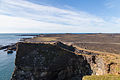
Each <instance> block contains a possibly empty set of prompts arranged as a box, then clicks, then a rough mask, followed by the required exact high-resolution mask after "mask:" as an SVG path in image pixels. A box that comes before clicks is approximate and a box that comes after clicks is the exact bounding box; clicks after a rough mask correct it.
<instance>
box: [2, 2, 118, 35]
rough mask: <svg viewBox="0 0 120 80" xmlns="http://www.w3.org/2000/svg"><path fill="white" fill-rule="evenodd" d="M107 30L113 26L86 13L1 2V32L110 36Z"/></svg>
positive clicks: (25, 3) (23, 3)
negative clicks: (70, 33) (107, 34)
mask: <svg viewBox="0 0 120 80" xmlns="http://www.w3.org/2000/svg"><path fill="white" fill-rule="evenodd" d="M111 25H114V24H111ZM118 25H119V24H118ZM118 25H117V26H118ZM106 26H110V25H109V22H108V21H105V20H104V19H103V18H101V17H98V16H94V15H91V14H89V13H87V12H83V11H73V10H66V9H60V8H56V7H53V6H46V5H39V4H35V3H32V2H29V1H26V0H1V2H0V27H1V28H2V27H3V28H2V29H3V30H1V31H0V32H44V33H45V32H109V31H108V30H107V28H108V27H106ZM5 28H6V29H5ZM8 28H9V30H8ZM111 29H112V28H111ZM6 30H7V31H6Z"/></svg>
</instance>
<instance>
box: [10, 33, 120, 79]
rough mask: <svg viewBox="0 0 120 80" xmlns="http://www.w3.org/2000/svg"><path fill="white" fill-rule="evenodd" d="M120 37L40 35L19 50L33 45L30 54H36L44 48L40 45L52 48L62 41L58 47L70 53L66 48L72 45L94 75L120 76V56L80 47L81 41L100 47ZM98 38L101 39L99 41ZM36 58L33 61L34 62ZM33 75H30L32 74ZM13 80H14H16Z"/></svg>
mask: <svg viewBox="0 0 120 80" xmlns="http://www.w3.org/2000/svg"><path fill="white" fill-rule="evenodd" d="M97 36H98V37H97ZM118 36H119V34H114V35H113V34H41V35H39V36H37V37H34V38H30V39H25V40H24V42H23V43H20V44H23V45H21V46H23V47H18V48H20V49H21V50H22V49H24V47H25V46H28V45H29V46H31V47H32V46H33V45H35V46H33V49H32V50H31V51H30V52H34V51H35V52H36V48H42V47H37V46H38V45H46V47H49V46H52V45H54V44H56V43H58V41H60V43H59V46H58V47H59V48H62V49H63V51H64V50H65V51H66V50H67V51H70V50H69V49H68V47H66V46H71V45H72V46H73V47H75V52H73V54H76V55H81V56H83V57H85V59H86V60H87V62H88V64H89V65H90V67H91V69H92V71H93V72H92V75H109V74H111V75H113V74H115V75H119V73H120V71H119V70H118V69H119V66H120V63H119V61H120V58H119V56H120V54H117V53H110V52H103V51H99V49H98V50H97V51H96V50H95V48H93V49H89V46H87V47H81V46H79V45H78V44H79V43H80V41H81V42H82V41H87V42H82V43H80V44H81V45H82V46H85V44H86V43H88V42H89V43H90V44H96V45H99V44H100V43H101V42H102V40H103V39H106V40H107V42H108V41H110V42H111V40H108V39H109V38H110V39H112V37H114V38H116V39H117V38H118ZM97 38H99V40H98V39H97ZM90 41H93V42H94V43H93V42H92V43H91V42H90ZM96 41H100V43H96ZM112 41H114V40H112ZM104 42H105V41H104ZM24 44H25V45H24ZM108 44H109V43H108ZM108 44H107V43H105V44H104V45H108ZM48 45H49V46H48ZM35 47H36V48H35ZM91 47H92V46H91ZM110 47H111V46H110ZM26 49H27V50H28V51H29V47H28V48H26ZM21 50H19V51H17V52H18V53H21ZM27 50H26V51H25V52H23V53H22V54H23V55H24V54H26V53H29V52H27ZM48 50H49V48H47V49H45V50H43V51H45V53H46V51H48ZM103 50H105V49H104V48H103ZM50 52H52V49H51V50H50ZM34 54H35V53H31V55H32V56H33V57H34ZM65 54H66V53H65ZM41 55H42V54H41ZM27 56H30V55H29V54H28V55H27ZM23 57H25V56H23ZM62 57H64V56H62ZM17 58H18V59H21V58H22V57H17ZM34 58H37V57H34ZM34 58H33V59H32V60H34ZM39 58H41V57H38V59H39ZM21 60H22V59H21ZM27 60H29V59H27ZM27 60H26V61H27ZM21 62H22V61H21ZM33 62H34V61H33ZM26 64H27V63H26ZM32 64H33V63H31V65H32ZM81 64H82V63H81ZM18 65H23V64H19V63H18V62H16V67H18ZM36 65H37V64H36ZM49 65H50V64H48V65H47V66H49ZM34 67H36V66H34ZM41 67H42V66H41ZM79 67H81V66H79ZM24 68H25V69H24ZM114 68H115V69H114ZM24 70H25V72H26V70H28V71H29V69H27V68H26V67H25V66H23V71H24ZM16 71H19V69H17V70H15V71H14V74H13V76H14V75H15V74H16ZM32 73H33V72H32ZM32 73H30V74H32ZM38 73H40V72H38ZM24 74H26V73H24ZM42 74H43V73H42ZM42 74H41V75H42ZM45 74H46V75H47V73H45ZM71 74H73V73H71ZM20 75H21V74H20ZM56 75H57V74H56ZM64 76H65V75H64ZM86 76H87V75H86ZM14 77H15V76H14ZM34 77H35V76H34ZM39 77H40V76H39ZM91 77H92V76H91ZM12 80H14V78H13V79H12Z"/></svg>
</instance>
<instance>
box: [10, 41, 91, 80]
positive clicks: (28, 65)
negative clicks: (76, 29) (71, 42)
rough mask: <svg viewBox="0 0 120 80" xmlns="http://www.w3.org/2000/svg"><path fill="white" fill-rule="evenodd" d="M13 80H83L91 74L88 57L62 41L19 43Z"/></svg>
mask: <svg viewBox="0 0 120 80" xmlns="http://www.w3.org/2000/svg"><path fill="white" fill-rule="evenodd" d="M17 46H18V47H17V54H16V60H15V70H14V73H13V75H12V78H11V80H81V79H82V77H83V76H85V75H91V74H92V70H91V67H90V64H89V63H88V61H87V58H86V57H84V56H82V55H76V54H75V53H74V52H73V50H74V48H72V46H64V45H63V44H62V43H56V44H44V43H39V44H35V43H18V45H17Z"/></svg>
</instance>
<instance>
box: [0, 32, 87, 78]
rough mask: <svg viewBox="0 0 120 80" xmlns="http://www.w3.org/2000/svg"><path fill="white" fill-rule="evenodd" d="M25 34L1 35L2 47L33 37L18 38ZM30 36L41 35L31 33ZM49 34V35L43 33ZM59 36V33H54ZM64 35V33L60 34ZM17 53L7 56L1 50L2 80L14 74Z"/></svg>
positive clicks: (0, 42) (0, 73)
mask: <svg viewBox="0 0 120 80" xmlns="http://www.w3.org/2000/svg"><path fill="white" fill-rule="evenodd" d="M22 34H25V33H11V34H8V33H6V34H0V45H9V44H11V43H16V42H18V41H19V40H20V38H30V37H33V36H16V35H22ZM29 34H34V35H35V34H40V33H29ZM42 34H49V33H42ZM54 34H57V33H54ZM59 34H63V33H59ZM73 34H88V33H73ZM15 56H16V52H14V53H13V54H7V53H6V52H4V51H3V50H0V80H10V78H11V76H12V72H13V71H14V67H15V65H14V61H15Z"/></svg>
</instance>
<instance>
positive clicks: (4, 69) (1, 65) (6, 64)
mask: <svg viewBox="0 0 120 80" xmlns="http://www.w3.org/2000/svg"><path fill="white" fill-rule="evenodd" d="M22 34H23V33H22ZM30 34H31V33H30ZM36 34H37V33H36ZM16 35H21V34H20V33H13V34H8V33H6V34H0V45H9V44H11V43H16V42H18V41H19V40H20V38H30V37H33V36H16ZM15 56H16V52H14V53H13V54H7V53H6V52H5V51H4V50H0V80H10V78H11V76H12V72H13V71H14V67H15V65H14V61H15Z"/></svg>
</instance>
